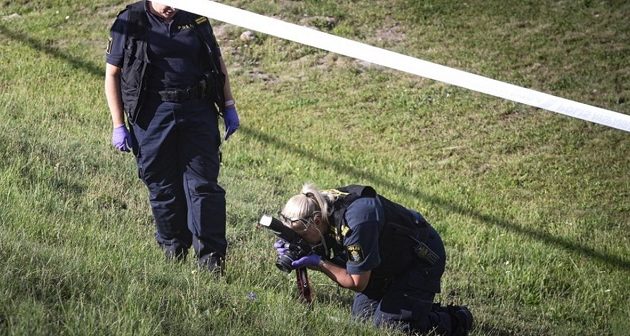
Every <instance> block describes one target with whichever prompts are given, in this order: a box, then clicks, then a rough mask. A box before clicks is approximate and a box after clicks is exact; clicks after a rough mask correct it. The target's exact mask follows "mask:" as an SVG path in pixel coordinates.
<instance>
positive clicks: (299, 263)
mask: <svg viewBox="0 0 630 336" xmlns="http://www.w3.org/2000/svg"><path fill="white" fill-rule="evenodd" d="M321 261H322V257H320V256H318V255H317V254H315V253H313V254H309V255H307V256H306V257H302V258H300V259H298V260H296V261H294V262H292V263H291V267H292V268H294V269H295V268H302V267H317V266H319V263H320V262H321Z"/></svg>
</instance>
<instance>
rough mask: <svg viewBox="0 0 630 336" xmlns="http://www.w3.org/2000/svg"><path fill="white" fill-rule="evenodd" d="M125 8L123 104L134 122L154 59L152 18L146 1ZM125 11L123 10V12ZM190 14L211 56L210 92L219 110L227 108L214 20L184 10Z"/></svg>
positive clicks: (131, 121)
mask: <svg viewBox="0 0 630 336" xmlns="http://www.w3.org/2000/svg"><path fill="white" fill-rule="evenodd" d="M125 10H128V11H129V22H127V30H128V32H127V40H126V41H125V55H124V60H123V67H122V76H121V80H120V90H121V95H122V101H123V106H124V109H125V112H127V118H128V120H129V122H130V123H132V124H133V123H135V121H136V119H137V117H138V111H139V110H140V107H141V105H142V99H143V98H144V97H143V94H144V88H145V83H144V81H145V78H147V77H148V76H146V73H147V71H148V70H149V64H150V60H149V58H148V56H147V27H148V25H149V21H148V18H147V13H146V11H145V1H138V2H136V3H133V4H131V5H129V6H127V8H126V9H125ZM121 13H122V12H121ZM184 13H185V15H186V20H185V21H187V22H185V23H186V24H192V25H193V27H194V29H195V31H196V32H197V34H198V35H199V38H200V39H201V40H202V41H203V42H204V44H205V45H206V47H207V49H208V55H209V59H210V60H211V62H210V63H211V64H210V69H209V71H208V73H207V74H203V75H204V76H205V77H206V85H207V87H208V89H207V92H208V94H209V95H210V98H211V100H212V102H213V103H214V104H216V106H217V110H218V111H223V109H224V107H225V97H224V95H223V86H224V85H225V74H224V73H223V72H222V71H221V63H220V62H221V61H220V50H219V46H218V44H217V41H216V39H215V37H214V33H213V32H212V27H211V26H210V22H209V21H208V19H207V18H206V17H204V16H200V15H197V14H192V13H188V12H182V14H184Z"/></svg>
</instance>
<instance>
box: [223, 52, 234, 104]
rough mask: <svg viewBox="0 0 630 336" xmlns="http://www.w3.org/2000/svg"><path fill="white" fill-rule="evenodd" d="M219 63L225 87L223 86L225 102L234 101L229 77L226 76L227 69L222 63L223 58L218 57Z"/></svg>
mask: <svg viewBox="0 0 630 336" xmlns="http://www.w3.org/2000/svg"><path fill="white" fill-rule="evenodd" d="M219 60H220V61H221V71H223V73H224V74H225V85H224V86H223V95H224V96H225V101H230V100H232V101H234V96H232V87H231V86H230V76H228V71H227V67H226V66H225V62H223V57H219Z"/></svg>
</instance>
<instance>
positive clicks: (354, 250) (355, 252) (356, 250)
mask: <svg viewBox="0 0 630 336" xmlns="http://www.w3.org/2000/svg"><path fill="white" fill-rule="evenodd" d="M346 250H347V251H348V258H349V259H350V260H351V261H353V262H356V263H358V262H361V261H363V249H361V245H359V244H355V245H350V246H348V247H347V248H346Z"/></svg>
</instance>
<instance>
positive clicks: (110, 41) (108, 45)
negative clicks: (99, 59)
mask: <svg viewBox="0 0 630 336" xmlns="http://www.w3.org/2000/svg"><path fill="white" fill-rule="evenodd" d="M105 53H107V55H109V54H111V53H112V38H111V37H110V38H109V39H108V40H107V48H105Z"/></svg>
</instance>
